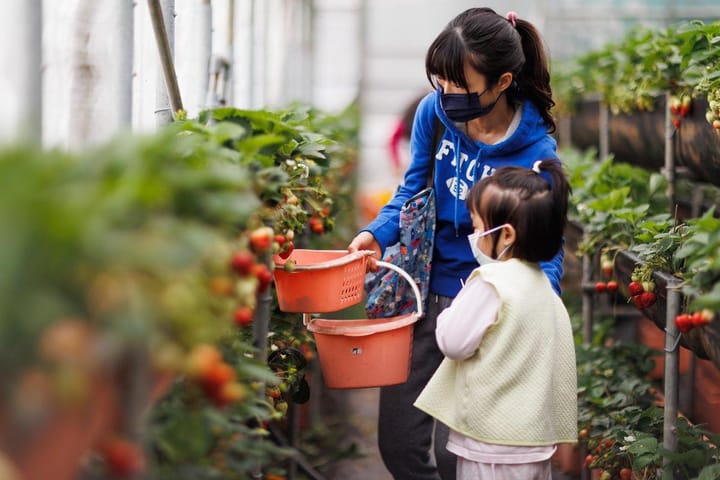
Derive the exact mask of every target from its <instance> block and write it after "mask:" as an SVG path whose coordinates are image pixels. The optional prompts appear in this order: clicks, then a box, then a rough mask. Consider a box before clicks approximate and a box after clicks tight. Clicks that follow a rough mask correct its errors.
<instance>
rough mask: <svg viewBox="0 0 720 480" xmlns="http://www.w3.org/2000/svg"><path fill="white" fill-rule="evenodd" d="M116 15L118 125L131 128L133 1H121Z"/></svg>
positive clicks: (133, 58)
mask: <svg viewBox="0 0 720 480" xmlns="http://www.w3.org/2000/svg"><path fill="white" fill-rule="evenodd" d="M119 8H120V12H119V15H118V23H119V25H118V30H119V32H120V49H121V51H120V55H119V69H118V75H119V77H120V78H119V79H118V80H119V81H118V85H119V90H118V99H117V112H118V124H119V125H120V126H121V127H126V128H131V127H132V95H133V93H132V92H133V62H134V60H135V55H134V49H135V28H134V23H135V20H134V19H135V1H134V0H122V2H121V3H120V7H119Z"/></svg>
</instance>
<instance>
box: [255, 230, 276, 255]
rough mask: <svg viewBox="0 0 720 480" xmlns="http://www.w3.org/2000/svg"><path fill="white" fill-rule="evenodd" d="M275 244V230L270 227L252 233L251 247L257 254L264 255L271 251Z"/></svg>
mask: <svg viewBox="0 0 720 480" xmlns="http://www.w3.org/2000/svg"><path fill="white" fill-rule="evenodd" d="M272 243H273V229H272V228H270V227H260V228H256V229H255V230H253V231H252V232H250V246H252V249H253V251H254V252H255V253H257V254H258V255H259V254H262V253H265V252H267V251H268V250H270V248H271V247H272Z"/></svg>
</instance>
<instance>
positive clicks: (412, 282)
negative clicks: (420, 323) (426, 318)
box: [375, 260, 423, 317]
mask: <svg viewBox="0 0 720 480" xmlns="http://www.w3.org/2000/svg"><path fill="white" fill-rule="evenodd" d="M375 263H376V264H377V266H378V267H383V268H389V269H390V270H393V271H395V272H397V273H399V274H400V275H401V276H402V277H403V278H404V279H405V280H406V281H407V282H408V283H409V284H410V287H412V290H413V293H414V294H415V300H416V305H417V316H418V317H422V315H423V307H422V297H421V296H420V289H419V288H418V286H417V284H416V283H415V280H413V279H412V277H411V276H410V275H409V274H408V273H407V272H406V271H405V270H403V269H402V268H400V267H398V266H397V265H393V264H392V263H388V262H383V261H382V260H377V261H376V262H375Z"/></svg>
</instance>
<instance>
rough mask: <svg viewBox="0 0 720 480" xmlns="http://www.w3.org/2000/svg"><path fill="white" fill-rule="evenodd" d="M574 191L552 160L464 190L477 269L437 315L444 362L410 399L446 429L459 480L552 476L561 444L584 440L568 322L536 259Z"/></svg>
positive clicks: (555, 232) (559, 234) (544, 254)
mask: <svg viewBox="0 0 720 480" xmlns="http://www.w3.org/2000/svg"><path fill="white" fill-rule="evenodd" d="M569 191H570V188H569V186H568V183H567V180H566V178H565V175H564V173H563V170H562V168H561V166H560V163H559V161H558V160H545V161H538V162H536V163H535V165H534V166H533V168H532V169H526V168H520V167H504V168H499V169H498V170H497V171H496V172H495V173H494V174H493V175H492V176H490V177H486V178H484V179H482V180H481V181H480V182H478V183H477V184H475V185H474V186H473V188H472V189H471V190H470V192H469V193H468V196H467V199H466V204H467V208H468V210H469V211H470V217H471V218H472V222H473V226H474V227H475V232H474V233H473V234H471V235H469V236H468V240H469V242H470V248H471V249H472V252H473V255H474V257H475V259H476V260H477V262H478V263H479V264H480V267H478V268H476V269H475V270H474V271H473V272H472V274H471V275H470V277H469V278H468V280H467V281H466V282H465V286H464V287H463V288H462V290H460V293H459V294H458V295H457V297H456V298H455V299H454V300H453V302H452V304H451V305H450V306H449V307H448V308H447V309H445V310H444V311H443V312H442V313H441V314H440V316H439V317H438V320H437V329H436V332H435V333H436V338H437V342H438V346H439V348H440V350H441V351H442V352H443V354H444V355H445V359H444V360H443V362H442V363H441V365H440V367H439V368H438V369H437V371H436V372H435V374H434V375H433V377H432V378H431V379H430V382H429V383H428V385H427V386H426V387H425V389H424V390H423V392H422V393H421V394H420V397H419V398H418V399H417V401H416V402H415V406H416V407H418V408H419V409H421V410H423V411H424V412H426V413H428V414H429V415H432V416H433V417H435V418H436V419H438V420H440V421H441V422H443V423H444V424H446V425H448V426H449V427H450V435H449V438H448V442H447V449H448V450H449V451H451V452H453V453H455V454H456V455H457V458H458V460H457V478H458V479H477V478H482V479H496V480H511V479H518V480H520V479H522V480H550V479H551V466H550V457H551V456H552V454H553V453H554V451H555V445H556V444H557V443H574V442H576V441H577V377H576V371H575V349H574V343H573V334H572V329H571V326H570V319H569V317H568V313H567V310H566V309H565V307H564V305H563V303H562V301H561V300H560V298H559V297H558V296H557V294H556V293H555V292H554V291H553V288H552V286H551V284H550V281H549V280H548V278H547V275H545V274H544V273H543V271H542V270H541V268H540V267H539V266H538V262H541V261H544V260H548V259H550V258H552V257H553V256H554V255H555V254H556V253H557V251H558V249H559V248H560V246H561V245H562V241H563V230H564V228H565V224H566V221H567V202H568V195H569Z"/></svg>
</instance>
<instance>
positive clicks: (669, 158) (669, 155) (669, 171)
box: [665, 92, 675, 215]
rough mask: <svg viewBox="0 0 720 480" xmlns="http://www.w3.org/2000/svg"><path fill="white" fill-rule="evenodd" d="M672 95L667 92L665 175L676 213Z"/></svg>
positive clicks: (673, 212) (668, 193) (671, 204)
mask: <svg viewBox="0 0 720 480" xmlns="http://www.w3.org/2000/svg"><path fill="white" fill-rule="evenodd" d="M670 103H671V95H670V92H666V93H665V177H666V178H667V182H668V186H667V197H668V200H669V202H670V214H671V215H674V214H675V150H674V146H673V145H674V143H673V140H674V139H675V126H674V125H673V124H672V113H671V112H670Z"/></svg>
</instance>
